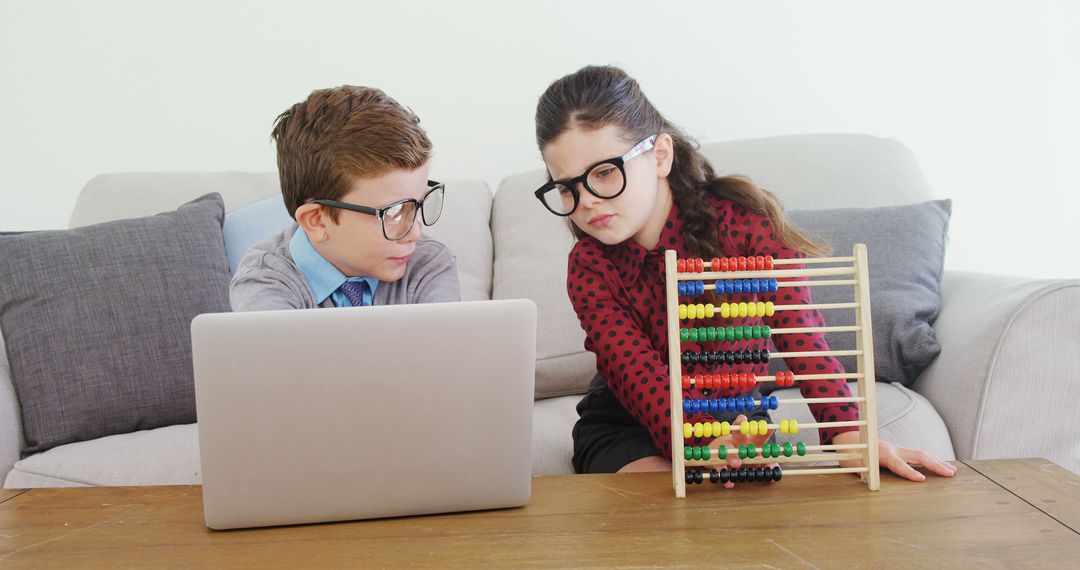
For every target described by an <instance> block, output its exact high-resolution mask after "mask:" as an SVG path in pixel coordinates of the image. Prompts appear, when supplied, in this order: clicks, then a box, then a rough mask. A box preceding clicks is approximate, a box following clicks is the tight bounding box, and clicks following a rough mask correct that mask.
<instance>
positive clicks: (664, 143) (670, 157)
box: [653, 133, 675, 178]
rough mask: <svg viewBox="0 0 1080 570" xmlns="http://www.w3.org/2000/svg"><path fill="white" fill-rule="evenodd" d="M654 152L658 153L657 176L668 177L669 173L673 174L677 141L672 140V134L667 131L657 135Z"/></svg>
mask: <svg viewBox="0 0 1080 570" xmlns="http://www.w3.org/2000/svg"><path fill="white" fill-rule="evenodd" d="M653 154H654V155H656V176H657V177H659V178H667V175H669V174H671V165H672V164H673V163H674V162H675V141H673V140H671V135H669V134H667V133H660V134H658V135H656V142H654V143H653Z"/></svg>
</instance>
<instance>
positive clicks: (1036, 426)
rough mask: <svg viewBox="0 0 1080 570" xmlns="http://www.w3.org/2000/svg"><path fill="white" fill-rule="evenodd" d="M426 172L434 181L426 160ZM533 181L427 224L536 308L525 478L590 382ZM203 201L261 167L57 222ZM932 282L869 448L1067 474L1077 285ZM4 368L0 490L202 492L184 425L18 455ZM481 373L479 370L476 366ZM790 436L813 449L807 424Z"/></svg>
mask: <svg viewBox="0 0 1080 570" xmlns="http://www.w3.org/2000/svg"><path fill="white" fill-rule="evenodd" d="M702 150H703V152H704V153H705V154H706V156H707V157H708V158H709V160H710V162H711V163H712V164H713V165H714V166H715V167H716V169H717V171H718V172H721V173H740V174H745V175H748V176H750V177H751V178H753V179H754V180H755V181H757V182H758V183H759V184H761V185H762V186H763V187H766V188H768V189H770V190H772V191H773V192H775V193H776V194H778V195H779V196H780V198H781V199H782V200H783V202H784V204H785V206H786V207H787V209H789V210H815V209H826V208H842V207H855V208H869V207H878V206H888V205H898V204H912V203H918V202H923V201H927V200H931V199H933V198H934V197H935V194H934V192H933V191H932V190H931V188H930V186H929V184H928V183H927V180H926V178H925V176H924V175H923V173H922V171H921V170H920V168H919V166H918V164H917V162H916V160H915V157H914V156H913V154H912V152H911V151H909V150H908V149H907V148H905V147H904V146H903V145H902V144H900V143H899V142H896V141H894V140H889V139H883V138H877V137H873V136H867V135H848V134H820V135H795V136H780V137H771V138H763V139H753V140H738V141H729V142H722V143H714V144H708V145H704V146H703V147H702ZM433 175H434V176H435V177H436V178H437V177H438V176H437V165H436V171H435V172H434V173H433ZM543 180H544V174H543V172H542V171H540V170H536V171H531V172H526V173H521V174H516V175H512V176H508V177H507V178H505V179H504V180H502V182H501V183H500V185H499V187H498V189H497V191H495V192H492V191H491V190H490V188H489V187H488V185H487V184H485V183H484V182H482V181H477V180H468V181H460V180H459V181H447V184H446V185H447V205H446V210H445V212H444V215H443V218H442V219H441V220H440V221H439V223H438V224H436V225H435V226H433V227H431V228H426V230H425V231H426V232H427V233H428V234H429V235H431V236H432V237H434V238H436V239H439V240H441V241H443V242H444V243H446V244H447V245H448V246H449V247H450V249H451V250H452V251H454V252H455V253H456V254H457V256H458V264H459V274H460V277H461V284H462V294H463V298H464V299H465V300H480V299H504V298H521V297H524V298H530V299H533V300H534V301H535V302H536V303H537V306H538V308H539V321H538V337H537V360H536V386H537V393H536V400H535V407H534V415H533V417H534V432H533V458H534V459H533V473H534V474H535V475H549V474H566V473H572V472H573V468H572V466H571V454H572V448H573V445H572V440H571V435H570V434H571V430H572V428H573V425H574V422H575V421H576V420H577V413H576V410H575V406H576V404H577V403H578V401H579V400H580V399H581V397H582V394H583V393H584V390H585V387H586V386H587V384H588V382H589V380H590V379H591V378H592V376H593V375H594V374H595V361H594V358H593V356H592V355H591V354H590V353H587V352H585V351H584V349H583V346H582V343H583V340H584V333H583V332H582V331H581V329H580V326H579V325H578V322H577V319H576V317H575V315H574V313H573V311H572V309H571V307H570V303H569V301H568V299H567V297H566V292H565V280H566V255H567V253H568V252H569V250H570V248H571V246H572V244H573V238H572V236H571V235H570V233H569V231H568V230H567V227H566V225H565V222H564V221H563V220H560V219H558V218H556V217H555V216H551V215H550V214H548V213H547V212H546V211H545V210H544V209H543V208H542V207H541V205H540V204H538V203H536V201H535V198H534V197H533V196H532V192H531V190H532V189H534V188H535V187H537V186H538V185H539V184H540V183H541V182H542V181H543ZM209 192H218V193H220V194H221V196H222V197H223V198H224V201H225V204H226V208H227V209H228V210H235V209H237V208H241V207H243V206H244V205H246V204H249V203H251V202H254V201H256V200H259V199H261V198H264V197H266V196H270V195H274V194H276V193H278V192H279V190H278V181H277V176H276V174H275V173H272V172H270V173H243V172H219V173H190V172H177V173H172V172H161V173H125V174H105V175H100V176H97V177H95V178H94V179H92V180H90V181H89V182H88V183H87V184H86V186H85V188H83V190H82V191H81V193H80V194H79V196H78V199H77V202H76V205H75V208H74V211H73V212H72V215H71V219H70V227H73V228H74V227H81V226H87V225H90V224H95V223H99V222H104V221H108V220H116V219H123V218H131V217H139V216H145V215H150V214H153V213H156V212H161V211H167V210H170V209H173V208H176V207H178V206H179V205H181V204H183V203H184V202H186V201H188V200H191V199H193V198H195V197H197V196H200V195H203V194H206V193H209ZM959 207H961V208H962V207H963V204H960V205H959ZM870 253H871V256H873V252H872V251H871V252H870ZM943 275H944V277H943V280H942V284H941V302H940V312H939V313H938V314H937V315H936V317H935V318H934V319H933V322H932V325H933V330H934V333H935V334H936V336H937V339H938V341H939V342H940V345H941V352H940V354H939V355H938V356H937V358H936V359H934V361H933V362H932V363H931V364H930V365H929V367H928V368H926V369H925V370H924V371H923V372H922V373H921V374H920V375H919V376H918V377H917V378H916V379H915V380H914V382H911V383H909V385H908V386H905V385H902V384H900V383H885V382H879V383H878V388H877V395H878V418H879V422H880V426H879V427H880V430H879V434H880V437H881V438H883V439H888V440H890V441H893V442H896V443H899V444H901V445H905V446H908V447H915V448H920V449H925V450H927V451H929V452H931V453H933V454H936V455H938V456H940V457H943V458H945V459H949V460H952V459H955V458H974V459H983V458H1002V457H1032V456H1041V457H1046V458H1048V459H1050V460H1052V461H1054V462H1056V463H1058V464H1060V465H1063V466H1064V467H1066V468H1068V469H1071V470H1073V471H1077V472H1080V417H1078V414H1076V413H1075V412H1074V410H1073V407H1074V405H1075V402H1076V401H1077V398H1076V396H1075V393H1074V392H1072V390H1076V389H1078V388H1080V364H1078V363H1077V361H1076V359H1075V358H1074V357H1075V355H1076V354H1077V353H1078V349H1080V281H1077V280H1064V279H1042V280H1036V279H1029V278H1024V277H1014V276H1006V275H997V274H984V273H970V272H958V271H949V270H945V271H944V274H943ZM872 294H873V292H872ZM7 357H8V355H7V353H6V351H5V350H0V477H2V478H3V480H4V486H5V487H8V488H26V487H48V486H94V485H169V484H197V483H199V482H200V468H199V454H198V438H197V425H196V424H187V425H172V426H166V427H161V428H157V429H151V430H144V431H137V432H134V433H124V434H116V435H110V436H106V437H101V438H98V439H94V440H90V441H80V442H75V443H69V444H65V445H61V446H59V447H55V448H53V449H49V450H47V451H44V452H41V453H37V454H34V455H30V456H28V457H20V450H21V449H22V448H23V445H24V439H23V435H22V425H21V422H20V409H19V402H18V400H17V398H16V397H15V391H14V390H13V387H12V383H11V378H10V376H11V373H10V369H9V366H8V361H7ZM477 366H478V370H480V371H482V369H483V367H482V363H478V364H477ZM791 391H794V389H786V390H778V391H777V392H776V395H778V396H780V397H781V398H783V396H785V395H786V394H787V393H788V392H791ZM795 396H796V397H797V394H795ZM777 413H778V414H779V416H781V417H785V418H796V419H798V420H799V421H804V422H805V421H812V420H811V416H810V414H809V411H808V409H807V408H806V406H805V405H804V404H787V405H784V406H781V409H780V410H779V412H774V414H777ZM1036 418H1038V419H1036ZM1047 431H1049V432H1050V433H1051V434H1053V435H1052V436H1050V437H1047V435H1046V432H1047ZM792 437H795V438H796V439H798V440H799V441H805V442H806V443H808V444H814V443H817V434H816V433H815V432H814V430H802V432H801V433H800V434H799V435H798V436H792Z"/></svg>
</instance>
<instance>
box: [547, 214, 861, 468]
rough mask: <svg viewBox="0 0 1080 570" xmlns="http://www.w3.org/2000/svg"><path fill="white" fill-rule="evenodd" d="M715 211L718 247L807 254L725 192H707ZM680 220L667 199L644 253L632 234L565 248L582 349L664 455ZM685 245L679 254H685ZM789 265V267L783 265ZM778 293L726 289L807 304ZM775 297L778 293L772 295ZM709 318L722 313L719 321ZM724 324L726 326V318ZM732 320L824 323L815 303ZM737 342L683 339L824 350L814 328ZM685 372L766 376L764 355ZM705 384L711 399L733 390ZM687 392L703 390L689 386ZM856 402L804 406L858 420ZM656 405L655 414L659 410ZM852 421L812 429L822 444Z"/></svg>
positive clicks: (843, 390) (797, 365)
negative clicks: (667, 288) (667, 292)
mask: <svg viewBox="0 0 1080 570" xmlns="http://www.w3.org/2000/svg"><path fill="white" fill-rule="evenodd" d="M712 205H713V206H714V207H715V208H716V209H717V213H718V226H719V227H718V228H717V232H716V236H717V239H718V241H719V242H720V245H721V248H722V250H723V251H724V254H725V255H772V256H773V257H774V258H795V257H805V255H803V254H802V253H799V252H796V251H793V250H791V249H789V248H788V247H787V246H786V245H784V244H783V243H782V242H781V241H780V240H779V239H778V238H777V236H776V234H775V233H773V230H772V224H770V223H769V221H768V219H767V218H765V216H763V215H761V214H757V213H754V212H750V211H748V210H747V209H746V208H743V207H741V206H738V205H736V204H734V203H733V202H731V201H728V200H713V201H712ZM682 224H683V220H682V217H681V216H680V215H679V211H678V207H677V206H673V207H672V209H671V215H670V216H669V217H668V220H667V222H666V223H665V225H664V228H663V229H662V230H661V233H660V241H659V243H658V244H657V246H656V247H655V248H654V249H653V250H651V251H649V250H646V249H645V248H644V247H642V246H640V245H638V244H637V243H635V242H633V241H632V240H627V241H625V242H623V243H620V244H617V245H613V246H608V245H604V244H603V243H601V242H599V241H597V240H595V239H593V238H591V237H586V238H584V239H582V240H580V241H578V242H577V244H576V245H575V246H574V249H573V250H572V251H571V252H570V259H569V266H568V274H567V281H566V289H567V292H568V293H569V296H570V301H571V303H572V304H573V306H574V310H575V311H576V313H577V316H578V319H579V320H580V322H581V326H582V328H584V330H585V333H586V337H585V348H586V350H589V351H590V352H592V353H594V354H595V355H596V364H597V368H598V371H599V372H600V374H601V375H602V376H603V377H604V378H606V379H607V381H608V385H609V386H610V387H611V390H612V393H614V394H615V397H616V398H617V399H618V400H619V402H620V403H622V405H623V406H624V407H625V408H626V409H627V410H629V411H630V413H631V415H633V416H634V417H635V418H636V419H637V420H638V421H639V422H641V424H642V425H644V426H645V427H646V428H647V429H648V430H649V433H650V434H651V435H652V438H653V441H654V442H655V443H656V445H657V447H659V448H660V449H661V450H662V451H663V453H664V455H665V456H667V457H671V438H670V429H669V425H668V424H669V423H670V420H669V418H670V415H671V412H670V408H669V404H668V401H669V400H668V397H669V386H668V382H667V377H668V366H667V360H668V352H667V326H666V316H667V315H666V309H665V300H664V251H665V250H666V249H674V250H675V251H678V252H680V256H684V255H685V256H686V257H691V255H689V252H685V243H684V242H683V239H682V236H681V235H680V234H679V230H680V228H682ZM684 252H685V253H684ZM789 267H792V266H789ZM781 291H782V292H781V293H773V294H768V293H762V294H744V295H733V296H732V297H736V298H737V299H736V300H746V301H750V300H757V299H758V298H760V300H762V301H769V300H771V301H775V302H778V303H781V304H785V305H786V304H807V303H810V302H811V297H810V289H809V288H807V287H791V288H784V289H782V290H781ZM777 296H782V299H781V298H776V297H777ZM717 323H720V320H719V319H717ZM725 324H733V322H732V323H726V322H725ZM739 324H744V325H755V324H757V325H760V324H766V325H769V326H770V327H772V328H785V327H816V326H824V325H825V319H824V318H823V317H822V316H821V314H820V313H818V312H817V311H802V312H793V311H784V312H778V313H776V315H775V316H773V317H757V318H748V319H742V320H741V322H740V323H739ZM772 341H773V343H774V346H772V347H770V343H769V341H768V340H766V339H755V340H749V339H748V340H743V341H739V342H734V343H723V344H721V343H719V342H700V343H689V342H687V343H683V344H682V349H683V350H694V351H702V350H707V351H714V350H765V349H771V350H774V351H778V352H794V351H799V352H802V351H807V350H827V349H828V346H827V345H826V343H825V338H824V336H823V335H822V334H784V335H776V336H774V337H773V339H772ZM785 364H786V365H787V366H788V368H789V369H790V370H792V371H793V372H795V373H796V374H842V373H843V372H844V369H843V367H842V366H841V365H840V362H839V361H837V360H836V359H834V358H829V357H816V358H788V359H785ZM683 372H684V373H686V374H699V373H700V374H704V373H722V372H747V373H753V374H759V375H765V374H768V365H767V364H763V363H749V362H747V363H743V364H723V365H715V364H713V365H705V364H689V365H687V366H685V367H683ZM798 386H799V389H800V391H801V392H802V395H803V396H804V397H807V398H816V397H850V396H851V391H850V390H849V389H848V387H847V383H846V382H845V381H844V380H842V379H829V380H815V381H810V382H799V383H798ZM723 392H724V391H723V390H712V391H711V394H710V397H730V396H737V395H739V394H738V393H736V392H735V391H731V393H723ZM687 395H688V396H690V397H703V396H704V394H702V393H700V391H698V390H697V389H696V388H692V389H691V390H690V391H689V392H687ZM856 410H857V408H856V407H855V406H851V405H848V404H814V405H811V406H810V411H811V413H812V414H813V416H814V418H815V419H817V421H819V422H823V421H851V420H856V419H858V418H857V417H856V416H857V412H856ZM661 411H662V413H661ZM685 420H686V421H689V422H695V421H712V420H711V417H710V416H709V415H708V414H687V415H686V416H685ZM852 429H856V428H834V429H822V430H820V437H821V441H822V442H823V443H829V442H831V441H832V439H833V437H835V436H836V435H837V434H839V433H840V432H843V431H850V430H852Z"/></svg>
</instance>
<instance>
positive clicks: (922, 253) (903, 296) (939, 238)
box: [778, 200, 952, 385]
mask: <svg viewBox="0 0 1080 570" xmlns="http://www.w3.org/2000/svg"><path fill="white" fill-rule="evenodd" d="M951 212H952V202H951V201H949V200H938V201H932V202H923V203H921V204H911V205H907V206H886V207H881V208H840V209H835V210H804V211H797V212H791V218H792V220H793V221H794V222H795V225H797V226H798V227H800V228H801V229H803V230H807V231H809V232H811V233H813V234H816V235H817V236H818V237H819V238H822V239H823V240H824V241H826V242H828V243H829V244H830V245H831V246H832V248H833V255H837V256H841V255H851V250H852V247H853V246H854V245H855V244H856V243H865V244H866V250H867V256H868V266H869V271H870V299H871V314H872V319H873V322H874V364H875V366H874V368H875V373H876V374H877V379H878V381H881V382H900V383H902V384H905V385H910V384H911V383H912V382H914V381H915V379H916V378H917V377H918V376H919V374H920V373H921V372H922V371H923V370H925V369H926V367H927V366H929V365H930V363H931V362H932V361H933V360H934V358H935V357H937V355H938V354H939V353H940V352H941V345H940V344H939V343H938V341H937V337H936V336H935V335H934V329H933V328H932V327H931V326H930V325H931V323H933V322H934V319H935V318H936V317H937V314H938V312H939V311H940V310H941V279H942V274H943V267H944V263H945V242H946V238H947V235H948V229H949V215H950V214H951ZM812 293H813V297H814V302H815V303H843V302H850V301H851V300H852V299H853V292H852V290H851V288H849V287H815V288H814V289H813V291H812ZM778 300H779V301H780V302H781V303H782V302H783V297H782V296H781V294H780V293H778ZM822 314H823V315H824V316H825V320H826V322H827V323H828V324H829V325H830V326H850V325H853V324H855V314H854V311H849V310H826V311H822ZM825 337H826V340H827V341H828V343H829V348H832V349H834V350H854V349H855V335H854V334H852V333H844V332H837V333H827V334H826V335H825ZM840 361H841V362H842V363H843V365H844V369H845V370H855V358H854V357H841V358H840Z"/></svg>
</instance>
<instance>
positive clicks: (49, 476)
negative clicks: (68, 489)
mask: <svg viewBox="0 0 1080 570" xmlns="http://www.w3.org/2000/svg"><path fill="white" fill-rule="evenodd" d="M15 471H18V472H20V473H25V474H27V475H34V476H37V477H45V478H47V479H52V480H54V481H63V482H65V483H77V484H79V485H86V486H87V487H100V486H101V485H100V484H98V483H91V482H89V481H83V480H79V479H70V478H66V477H61V476H59V475H57V474H49V473H43V472H38V471H34V470H32V469H23V468H20V467H15V468H13V469H12V470H11V471H10V472H8V476H10V475H11V473H13V472H15ZM4 479H5V483H6V482H7V477H5V478H4Z"/></svg>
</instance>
